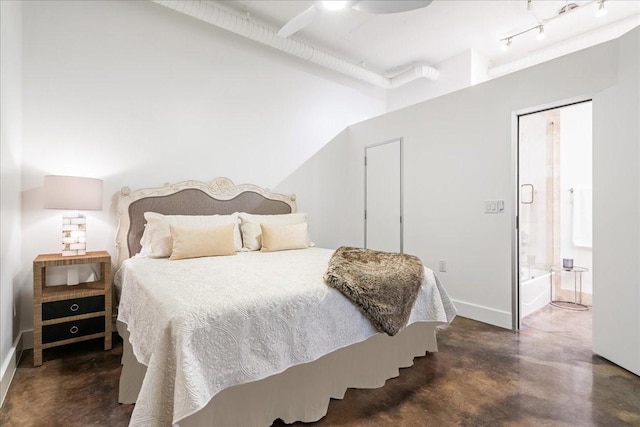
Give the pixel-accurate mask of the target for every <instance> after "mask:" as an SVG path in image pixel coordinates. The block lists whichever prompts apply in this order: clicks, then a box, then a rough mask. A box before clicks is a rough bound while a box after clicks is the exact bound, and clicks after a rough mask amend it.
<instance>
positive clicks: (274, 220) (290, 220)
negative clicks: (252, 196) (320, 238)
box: [238, 212, 315, 251]
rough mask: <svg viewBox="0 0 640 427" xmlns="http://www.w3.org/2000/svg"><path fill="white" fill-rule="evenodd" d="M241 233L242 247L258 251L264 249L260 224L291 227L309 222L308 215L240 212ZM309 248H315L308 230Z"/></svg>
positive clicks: (300, 213) (301, 213)
mask: <svg viewBox="0 0 640 427" xmlns="http://www.w3.org/2000/svg"><path fill="white" fill-rule="evenodd" d="M238 216H239V217H240V221H241V222H240V231H241V232H242V246H243V249H244V250H246V251H257V250H260V248H261V247H262V229H261V228H260V224H270V225H290V224H302V223H306V222H307V214H306V213H303V212H298V213H292V214H281V215H253V214H249V213H246V212H240V213H239V214H238ZM307 246H315V245H314V243H313V242H312V241H311V235H310V234H309V231H308V228H307Z"/></svg>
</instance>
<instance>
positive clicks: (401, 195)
mask: <svg viewBox="0 0 640 427" xmlns="http://www.w3.org/2000/svg"><path fill="white" fill-rule="evenodd" d="M394 142H399V143H400V253H404V137H402V136H400V137H398V138H393V139H388V140H386V141H382V142H376V143H373V144H369V145H365V146H364V247H365V248H366V247H367V167H368V166H367V150H368V149H369V148H375V147H378V146H380V145H386V144H392V143H394Z"/></svg>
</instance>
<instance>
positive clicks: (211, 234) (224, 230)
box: [169, 224, 236, 259]
mask: <svg viewBox="0 0 640 427" xmlns="http://www.w3.org/2000/svg"><path fill="white" fill-rule="evenodd" d="M169 229H170V230H171V239H172V242H173V247H172V251H171V256H170V257H169V259H185V258H197V257H205V256H220V255H233V254H235V253H236V249H235V245H234V243H233V224H227V225H221V226H217V227H201V226H196V227H193V226H182V225H170V226H169Z"/></svg>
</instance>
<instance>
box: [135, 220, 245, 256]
mask: <svg viewBox="0 0 640 427" xmlns="http://www.w3.org/2000/svg"><path fill="white" fill-rule="evenodd" d="M144 219H146V220H147V223H146V224H145V225H144V232H143V233H142V239H140V245H141V246H142V249H141V250H140V254H141V255H146V256H149V257H151V258H166V257H168V256H169V255H171V251H172V248H173V242H172V239H171V231H170V228H169V226H170V225H176V226H191V227H214V226H219V225H227V224H233V225H234V230H233V240H234V247H235V248H236V250H238V251H239V250H241V249H242V238H241V236H240V227H239V219H238V213H237V212H236V213H233V214H231V215H163V214H159V213H156V212H145V213H144Z"/></svg>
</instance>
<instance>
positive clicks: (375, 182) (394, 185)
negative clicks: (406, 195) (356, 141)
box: [364, 139, 402, 252]
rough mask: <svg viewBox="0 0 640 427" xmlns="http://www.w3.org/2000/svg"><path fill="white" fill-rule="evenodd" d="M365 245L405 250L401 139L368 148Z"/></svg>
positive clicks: (395, 250)
mask: <svg viewBox="0 0 640 427" xmlns="http://www.w3.org/2000/svg"><path fill="white" fill-rule="evenodd" d="M365 171H366V172H365V237H364V239H365V242H364V244H365V247H366V248H368V249H375V250H379V251H387V252H402V140H401V139H396V140H393V141H388V142H383V143H381V144H374V145H369V146H367V147H365Z"/></svg>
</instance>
